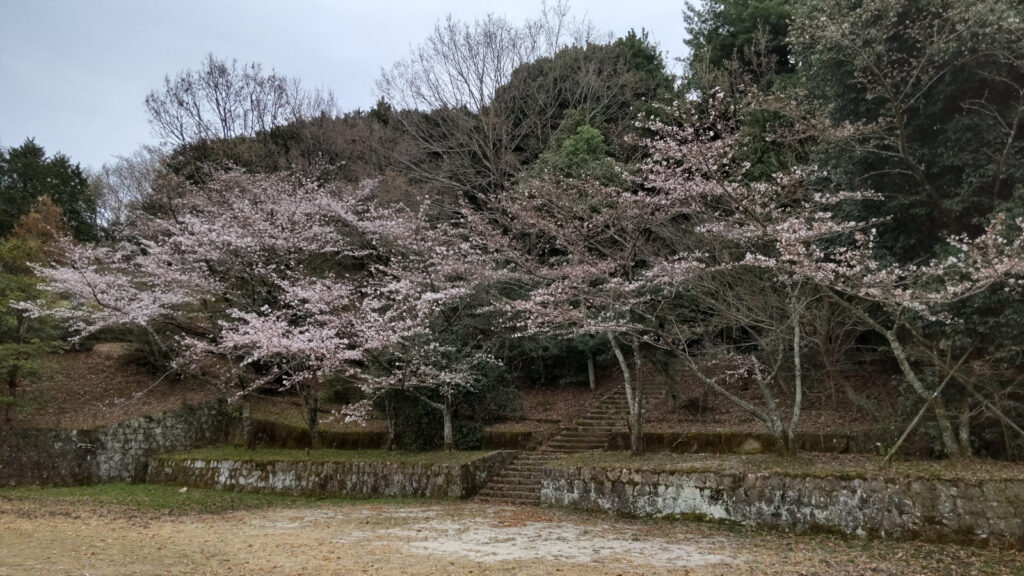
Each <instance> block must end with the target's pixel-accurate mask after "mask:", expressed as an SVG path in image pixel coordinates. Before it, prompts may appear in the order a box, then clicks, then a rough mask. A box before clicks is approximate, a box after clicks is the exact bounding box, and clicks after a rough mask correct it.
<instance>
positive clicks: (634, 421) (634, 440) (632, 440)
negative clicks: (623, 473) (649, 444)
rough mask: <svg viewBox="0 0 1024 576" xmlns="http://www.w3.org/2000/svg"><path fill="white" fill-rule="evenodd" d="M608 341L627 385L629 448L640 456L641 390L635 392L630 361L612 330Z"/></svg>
mask: <svg viewBox="0 0 1024 576" xmlns="http://www.w3.org/2000/svg"><path fill="white" fill-rule="evenodd" d="M608 341H609V342H611V345H612V352H614V353H615V358H616V359H617V360H618V361H619V367H621V368H622V383H623V385H624V386H625V387H626V405H627V406H628V407H629V419H628V421H627V422H628V424H629V448H630V451H631V452H632V453H633V455H634V456H639V455H641V454H643V453H644V432H643V418H642V416H641V413H640V404H639V402H640V396H639V390H637V391H636V392H637V393H634V390H633V374H632V371H631V370H630V369H629V361H628V360H626V356H625V354H623V353H622V349H621V348H620V347H619V343H618V342H617V341H616V340H615V336H613V335H612V333H611V332H608Z"/></svg>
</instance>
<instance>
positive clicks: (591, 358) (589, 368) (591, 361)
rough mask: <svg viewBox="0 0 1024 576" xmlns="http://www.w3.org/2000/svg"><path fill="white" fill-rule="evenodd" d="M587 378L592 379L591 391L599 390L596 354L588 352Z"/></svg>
mask: <svg viewBox="0 0 1024 576" xmlns="http://www.w3.org/2000/svg"><path fill="white" fill-rule="evenodd" d="M587 377H588V378H589V379H590V389H591V390H596V389H597V378H596V377H595V376H594V354H593V353H592V352H587Z"/></svg>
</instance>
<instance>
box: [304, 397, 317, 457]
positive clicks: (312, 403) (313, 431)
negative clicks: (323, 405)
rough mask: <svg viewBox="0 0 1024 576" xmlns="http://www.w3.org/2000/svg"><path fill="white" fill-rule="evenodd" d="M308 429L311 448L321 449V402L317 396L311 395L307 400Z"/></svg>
mask: <svg viewBox="0 0 1024 576" xmlns="http://www.w3.org/2000/svg"><path fill="white" fill-rule="evenodd" d="M306 427H307V428H309V447H310V449H311V450H319V449H320V401H319V400H318V399H317V397H316V394H309V396H308V397H307V398H306Z"/></svg>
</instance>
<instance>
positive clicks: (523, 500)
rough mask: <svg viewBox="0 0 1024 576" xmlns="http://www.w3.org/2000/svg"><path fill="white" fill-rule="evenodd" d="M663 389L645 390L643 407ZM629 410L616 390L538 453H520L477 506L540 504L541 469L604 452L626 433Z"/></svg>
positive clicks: (621, 392) (622, 394) (481, 494)
mask: <svg viewBox="0 0 1024 576" xmlns="http://www.w3.org/2000/svg"><path fill="white" fill-rule="evenodd" d="M664 395H665V389H664V388H661V387H651V386H648V387H646V388H645V391H644V404H645V408H646V406H647V405H648V404H649V403H650V402H653V401H658V400H660V399H661V398H663V397H664ZM628 414H629V410H628V408H627V407H626V391H625V390H624V389H623V388H622V387H615V388H613V389H612V390H611V391H610V392H608V393H607V394H605V395H604V397H602V398H601V399H600V400H599V401H598V402H597V404H595V405H594V406H593V408H591V409H590V410H589V411H588V412H587V413H586V414H584V415H583V416H580V417H579V418H577V419H576V420H575V421H574V422H573V423H572V424H571V425H569V426H563V428H562V429H561V430H560V431H559V432H558V434H556V435H555V436H553V437H552V438H551V439H549V440H548V441H547V442H546V443H545V444H544V445H543V446H541V447H540V449H538V450H536V451H530V452H521V453H520V454H519V455H518V456H517V457H516V458H515V460H513V461H512V463H511V464H509V465H508V466H507V467H506V468H505V469H504V470H502V471H501V472H500V473H499V474H498V475H497V476H495V477H494V478H493V479H492V480H491V481H490V482H488V483H487V485H486V486H484V488H483V489H482V490H480V492H479V493H478V494H477V495H476V497H475V498H474V500H475V501H476V502H483V503H487V504H514V505H534V506H535V505H537V504H540V487H541V478H542V477H543V470H544V467H545V466H547V465H548V464H550V463H551V462H553V461H555V460H558V459H559V458H562V457H563V456H565V455H567V454H577V453H579V452H592V451H597V450H604V449H605V448H606V447H607V445H608V437H609V436H610V435H611V434H614V433H618V432H626V431H628V427H627V425H626V422H627V418H628Z"/></svg>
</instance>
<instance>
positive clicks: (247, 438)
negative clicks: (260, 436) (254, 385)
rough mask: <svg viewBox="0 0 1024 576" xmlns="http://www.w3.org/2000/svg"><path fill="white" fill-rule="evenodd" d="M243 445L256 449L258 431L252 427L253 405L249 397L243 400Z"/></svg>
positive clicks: (248, 448) (249, 448)
mask: <svg viewBox="0 0 1024 576" xmlns="http://www.w3.org/2000/svg"><path fill="white" fill-rule="evenodd" d="M242 445H243V446H245V449H246V450H255V449H256V433H255V431H254V430H253V428H252V405H251V404H250V403H249V399H248V398H245V399H243V400H242Z"/></svg>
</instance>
